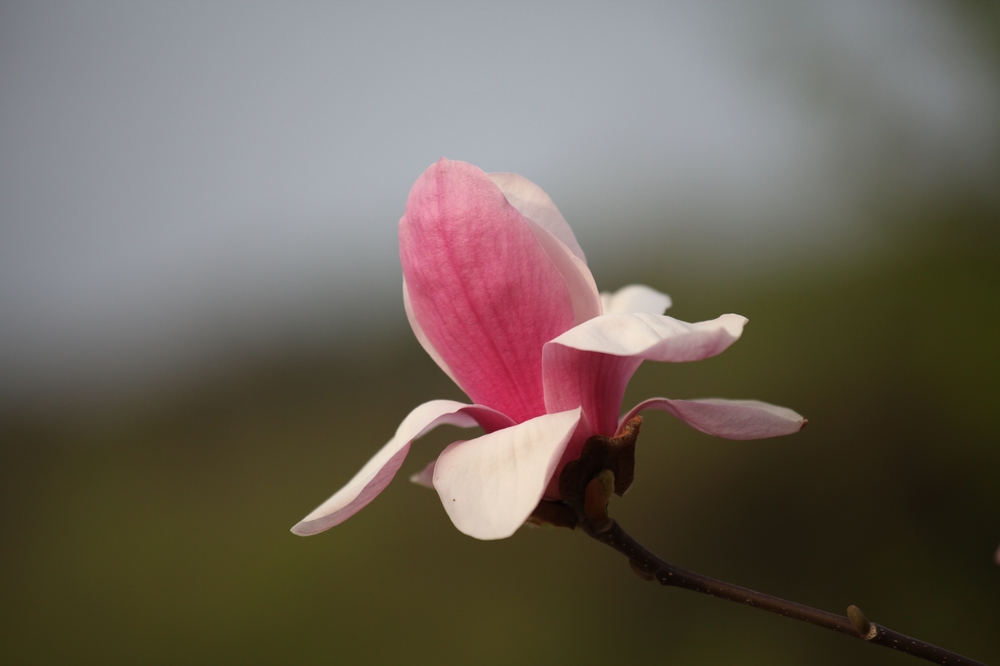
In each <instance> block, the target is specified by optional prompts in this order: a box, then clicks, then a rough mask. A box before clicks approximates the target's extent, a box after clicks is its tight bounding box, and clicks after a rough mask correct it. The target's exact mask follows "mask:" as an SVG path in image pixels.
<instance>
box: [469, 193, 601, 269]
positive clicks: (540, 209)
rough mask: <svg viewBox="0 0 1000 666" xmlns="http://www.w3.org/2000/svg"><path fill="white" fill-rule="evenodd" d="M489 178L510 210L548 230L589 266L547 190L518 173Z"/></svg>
mask: <svg viewBox="0 0 1000 666" xmlns="http://www.w3.org/2000/svg"><path fill="white" fill-rule="evenodd" d="M486 175H487V176H489V178H490V180H492V181H493V182H494V183H495V184H496V186H497V187H499V188H500V191H501V192H503V195H504V197H506V198H507V201H508V202H510V205H511V206H513V207H514V208H516V209H517V212H519V213H520V214H521V215H524V216H525V217H526V218H528V219H529V220H532V221H534V222H535V223H537V224H538V225H539V226H541V227H542V228H544V229H548V230H549V231H550V232H552V234H553V235H555V237H556V238H558V239H559V240H560V241H562V243H563V245H565V246H566V247H568V248H569V249H570V252H572V253H573V254H574V255H576V256H577V257H579V258H580V260H581V261H583V262H584V263H587V257H585V256H584V254H583V248H581V247H580V244H579V243H577V242H576V236H574V235H573V230H572V229H571V228H570V226H569V224H568V223H567V222H566V219H565V218H564V217H563V216H562V213H560V212H559V209H558V208H556V205H555V204H554V203H552V199H550V198H549V195H548V194H546V193H545V190H543V189H542V188H540V187H538V185H535V184H534V183H533V182H531V181H530V180H528V179H527V178H525V177H524V176H519V175H517V174H516V173H488V174H486Z"/></svg>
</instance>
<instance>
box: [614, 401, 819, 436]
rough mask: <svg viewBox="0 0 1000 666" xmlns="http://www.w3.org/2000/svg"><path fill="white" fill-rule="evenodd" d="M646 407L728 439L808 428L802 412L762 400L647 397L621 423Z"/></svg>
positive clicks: (789, 433)
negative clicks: (647, 398) (671, 415)
mask: <svg viewBox="0 0 1000 666" xmlns="http://www.w3.org/2000/svg"><path fill="white" fill-rule="evenodd" d="M646 409H659V410H662V411H664V412H668V413H670V414H673V415H674V416H675V417H677V418H678V419H680V420H681V421H683V422H684V423H686V424H688V425H689V426H691V427H692V428H694V429H695V430H700V431H702V432H703V433H706V434H709V435H713V436H715V437H724V438H726V439H764V438H766V437H778V436H780V435H791V434H792V433H796V432H798V431H799V430H802V428H804V427H805V425H806V423H807V421H806V420H805V419H804V418H802V415H801V414H799V413H797V412H795V411H792V410H791V409H788V408H787V407H779V406H777V405H770V404H768V403H766V402H760V401H759V400H723V399H722V398H703V399H701V400H668V399H667V398H650V399H649V400H643V401H642V402H640V403H639V404H638V405H636V406H635V407H633V408H632V410H631V411H630V412H629V413H628V414H626V415H625V416H623V417H622V419H621V423H622V424H624V423H626V422H628V420H629V419H631V418H632V417H633V416H635V415H636V414H638V413H639V412H641V411H643V410H646Z"/></svg>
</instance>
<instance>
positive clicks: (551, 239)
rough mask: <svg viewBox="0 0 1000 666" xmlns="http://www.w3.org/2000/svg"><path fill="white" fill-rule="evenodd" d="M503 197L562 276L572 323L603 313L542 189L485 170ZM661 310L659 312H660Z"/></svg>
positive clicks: (579, 252)
mask: <svg viewBox="0 0 1000 666" xmlns="http://www.w3.org/2000/svg"><path fill="white" fill-rule="evenodd" d="M486 175H487V176H489V178H490V180H492V181H493V182H494V183H496V185H497V187H499V188H500V191H501V192H503V195H504V197H505V198H506V199H507V201H508V202H509V203H510V204H511V205H512V206H513V207H514V208H516V209H517V212H519V213H521V215H523V216H524V217H526V218H527V219H528V221H529V222H530V223H531V227H532V231H534V232H535V238H537V239H538V242H539V243H540V244H541V245H542V249H544V250H545V253H546V254H547V255H548V256H549V259H551V260H552V263H554V264H555V265H556V268H557V269H558V270H559V272H560V273H561V274H562V276H563V279H564V280H566V286H567V287H569V290H570V295H571V297H572V299H573V313H574V315H575V316H574V321H573V325H574V326H575V325H577V324H582V323H583V322H585V321H587V320H588V319H592V318H593V317H597V316H599V315H601V314H603V308H602V306H601V297H600V294H599V293H598V292H597V284H596V283H595V282H594V276H593V275H592V274H591V272H590V269H589V268H587V258H586V257H585V256H584V254H583V248H581V247H580V244H579V243H577V242H576V236H574V235H573V230H572V229H571V228H570V226H569V224H567V223H566V220H565V219H564V218H563V216H562V213H560V212H559V209H558V208H556V205H555V204H554V203H552V199H550V198H549V195H548V194H546V193H545V191H544V190H543V189H542V188H540V187H538V185H535V184H534V183H533V182H531V181H530V180H528V179H527V178H525V177H524V176H519V175H517V174H516V173H488V174H486ZM661 314H662V313H661Z"/></svg>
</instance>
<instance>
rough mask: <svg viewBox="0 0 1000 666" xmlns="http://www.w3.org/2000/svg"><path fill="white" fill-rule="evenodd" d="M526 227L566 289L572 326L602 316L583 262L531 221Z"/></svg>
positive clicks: (602, 310)
mask: <svg viewBox="0 0 1000 666" xmlns="http://www.w3.org/2000/svg"><path fill="white" fill-rule="evenodd" d="M527 222H528V226H530V227H531V230H532V231H533V232H534V233H535V239H536V240H537V241H538V244H539V245H541V246H542V249H543V250H545V254H546V255H548V257H549V259H550V260H551V261H552V264H553V265H554V266H555V267H556V270H558V271H559V274H560V275H562V277H563V280H564V281H565V282H566V288H567V289H569V295H570V300H571V301H572V304H573V326H576V325H578V324H582V323H583V322H585V321H587V320H589V319H593V318H594V317H599V316H601V315H602V314H603V313H604V307H603V305H602V304H601V295H600V293H599V292H598V291H597V283H596V282H594V276H593V274H592V273H591V272H590V269H589V268H587V262H585V261H583V260H582V259H580V258H579V257H577V256H576V255H575V254H573V253H572V252H571V251H570V249H569V248H568V247H566V246H565V245H563V243H562V241H560V240H559V239H558V238H556V237H555V236H554V235H553V234H552V233H550V232H549V231H548V230H546V229H543V228H542V227H540V226H539V225H537V224H535V223H534V222H532V221H531V220H527Z"/></svg>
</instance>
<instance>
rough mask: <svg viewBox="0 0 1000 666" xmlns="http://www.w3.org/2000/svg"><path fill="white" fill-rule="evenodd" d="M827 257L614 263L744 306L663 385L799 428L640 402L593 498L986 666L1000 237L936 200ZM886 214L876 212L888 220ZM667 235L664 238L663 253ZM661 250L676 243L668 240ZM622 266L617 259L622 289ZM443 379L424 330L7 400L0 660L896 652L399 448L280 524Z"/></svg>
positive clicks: (598, 659) (668, 537)
mask: <svg viewBox="0 0 1000 666" xmlns="http://www.w3.org/2000/svg"><path fill="white" fill-rule="evenodd" d="M926 218H927V219H925V220H918V219H915V218H913V217H912V216H911V217H908V218H907V219H904V220H900V221H899V226H898V228H890V230H889V232H888V233H889V235H888V237H890V238H892V239H894V240H893V242H892V243H888V244H886V246H885V247H884V248H883V249H882V250H881V251H879V252H875V253H869V256H868V257H867V258H865V259H858V260H856V261H852V262H850V263H849V265H848V264H845V265H844V266H837V265H831V264H823V263H814V264H810V263H808V262H803V263H802V264H801V265H798V266H795V267H792V268H782V269H775V270H772V271H771V272H769V273H767V274H766V275H765V276H764V277H758V278H755V279H750V278H748V277H746V276H734V275H732V274H725V273H716V274H715V275H714V277H712V275H713V274H712V271H710V270H707V269H705V268H704V267H702V268H701V269H700V270H698V269H696V268H695V267H693V266H690V265H686V264H685V262H684V261H683V260H681V259H680V258H679V257H677V258H671V257H669V256H668V257H664V258H663V261H662V262H661V263H660V265H659V266H654V265H652V264H646V265H643V266H638V267H628V268H627V269H621V270H620V271H616V270H611V268H610V267H600V266H599V265H598V267H597V273H598V280H599V282H600V283H603V284H604V285H605V286H607V287H616V286H620V284H623V283H624V282H626V281H640V280H641V281H644V282H647V283H649V284H652V285H655V286H658V287H661V288H663V289H664V290H666V291H668V292H669V293H671V294H672V295H673V297H674V300H675V303H676V306H675V308H674V311H673V312H672V314H673V315H674V316H677V317H678V318H681V319H685V320H689V321H694V320H700V319H706V318H711V317H715V316H717V315H718V314H721V313H723V312H739V313H741V314H743V315H746V316H748V317H749V318H750V321H751V323H750V325H749V326H748V328H747V330H746V332H745V334H744V337H743V339H742V340H741V341H740V342H739V343H738V344H736V345H735V346H734V347H733V348H732V349H730V350H729V351H727V352H726V353H725V354H723V355H721V356H720V357H717V358H714V359H710V360H708V361H704V362H700V363H695V364H687V365H666V364H662V365H655V364H647V365H645V366H643V368H641V369H640V372H639V373H638V375H637V376H636V378H635V380H634V381H633V383H632V385H631V386H630V389H629V394H628V395H627V397H626V403H627V404H631V403H634V402H636V401H638V400H640V399H642V398H645V397H650V396H654V395H666V396H669V397H708V396H718V397H731V398H757V399H761V400H767V401H770V402H774V403H777V404H782V405H787V406H790V407H793V408H794V409H796V410H798V411H799V412H801V413H803V414H804V415H806V416H807V417H808V418H809V420H810V425H809V427H808V428H806V430H804V431H803V432H802V433H800V434H798V435H795V436H792V437H786V438H779V439H774V440H766V441H758V442H731V441H724V440H718V439H714V438H711V437H708V436H705V435H702V434H701V433H698V432H694V431H692V430H689V429H687V428H685V427H684V426H683V425H681V424H679V423H677V422H675V421H672V420H671V419H670V418H669V417H668V416H666V415H664V414H660V413H650V414H648V415H647V418H646V421H645V425H644V429H643V434H642V436H641V437H640V440H639V449H638V463H637V470H636V482H635V484H634V486H633V488H632V490H630V492H629V493H628V495H627V496H626V497H625V498H624V499H616V500H615V501H614V502H613V504H612V514H613V515H614V516H615V517H617V518H618V519H619V521H620V522H621V523H622V524H623V525H624V526H625V527H626V529H627V530H628V531H629V532H631V533H632V534H633V535H634V536H636V537H637V538H638V539H639V540H640V541H642V542H644V543H645V544H646V545H647V546H648V547H650V548H651V549H652V550H654V551H655V552H657V553H659V554H660V555H661V556H663V557H664V558H666V559H668V560H671V561H674V562H676V563H677V564H679V565H681V566H684V567H687V568H690V569H693V570H696V571H699V572H701V573H705V574H707V575H711V576H715V577H718V578H723V579H726V580H729V581H732V582H735V583H739V584H742V585H746V586H749V587H753V588H756V589H760V590H762V591H766V592H769V593H772V594H776V595H779V596H784V597H786V598H790V599H794V600H796V601H800V602H803V603H807V604H811V605H815V606H818V607H821V608H824V609H827V610H832V611H837V612H841V613H843V612H844V611H845V609H846V607H847V606H848V605H849V604H857V605H859V606H860V607H861V608H862V609H864V611H865V612H866V613H867V614H868V616H869V618H871V619H873V620H874V621H876V622H881V623H884V624H886V625H887V626H890V627H892V628H894V629H896V630H898V631H902V632H904V633H909V634H911V635H915V636H919V637H921V638H923V639H925V640H929V641H931V642H934V643H937V644H940V645H942V646H944V647H947V648H950V649H953V650H956V651H959V652H962V653H965V654H968V655H969V656H972V657H974V658H977V659H980V660H983V661H986V662H993V663H1000V631H998V629H997V628H998V627H1000V605H998V603H997V600H998V599H1000V567H998V566H996V565H995V564H994V563H993V553H994V550H995V549H996V547H997V545H998V543H1000V446H998V444H1000V438H998V434H1000V429H998V426H997V423H996V414H997V409H998V408H997V405H998V404H1000V381H998V377H1000V353H998V348H997V341H998V340H1000V269H998V267H997V264H998V263H1000V262H997V261H996V258H997V257H1000V243H997V238H996V229H997V224H996V222H997V220H996V217H995V215H994V214H993V212H992V211H991V209H989V208H975V207H972V208H970V207H968V206H966V207H963V206H958V205H951V206H944V207H942V208H940V209H939V210H937V211H935V212H931V213H928V214H927V215H926ZM890 227H891V225H890ZM675 251H676V252H683V248H676V249H675ZM674 259H676V260H674ZM616 281H617V283H616ZM432 398H454V399H463V396H462V394H461V393H460V392H459V390H458V389H457V388H455V387H454V386H453V385H451V383H450V382H449V380H448V379H447V378H446V377H445V376H444V375H443V374H442V373H441V372H440V371H439V370H437V368H436V367H435V366H434V365H433V363H432V362H431V361H430V360H429V359H428V358H427V357H426V356H425V355H424V354H423V352H422V351H421V350H420V348H419V347H418V345H417V344H416V342H415V341H414V340H413V339H412V336H406V337H401V338H400V339H399V341H398V342H397V343H396V344H395V345H392V346H391V347H386V348H378V349H369V350H367V352H366V353H364V354H353V355H351V356H350V357H349V358H343V357H340V356H337V355H336V354H335V353H333V352H331V353H330V354H328V355H326V356H322V355H316V354H311V353H310V354H301V355H296V354H295V353H294V352H289V354H287V355H286V356H285V357H284V358H280V359H270V360H267V359H260V360H257V361H255V362H248V363H246V364H245V366H244V367H243V368H242V369H241V370H240V371H239V372H233V373H232V374H231V375H230V376H228V377H219V378H217V381H215V382H214V383H213V384H211V385H201V386H194V387H189V390H187V391H186V392H185V393H184V394H183V395H176V396H174V397H172V398H170V399H163V400H160V401H157V402H156V403H154V404H143V403H141V402H138V401H137V402H136V404H132V405H128V406H125V407H122V408H121V409H117V410H104V411H99V412H94V413H91V414H87V415H81V414H79V413H74V414H69V413H67V414H62V413H59V412H58V410H57V409H56V408H55V407H53V408H52V409H50V410H40V411H38V412H36V413H33V414H27V413H21V414H8V415H7V416H5V417H4V418H3V421H2V423H0V432H3V433H4V438H3V439H4V442H3V444H2V446H0V495H2V501H0V530H2V534H3V548H2V549H0V595H2V598H3V600H4V603H3V605H2V611H0V613H2V622H0V657H2V660H3V661H4V663H12V664H33V663H38V664H68V663H72V664H88V663H94V664H97V663H100V664H136V663H142V664H157V663H164V664H167V663H170V664H173V663H192V664H196V663H206V664H220V663H238V664H253V663H261V664H273V663H303V664H306V663H324V664H340V663H344V664H355V663H413V664H423V663H427V664H432V663H433V664H466V663H477V664H510V663H523V664H535V663H548V664H568V663H576V664H605V663H630V664H631V663H636V664H645V663H678V664H686V663H707V664H715V663H740V664H758V663H759V664H771V665H774V664H802V663H809V664H843V663H853V664H887V663H899V664H904V663H914V662H913V660H912V659H911V658H909V657H905V656H902V655H897V654H895V653H892V652H890V651H888V650H884V649H882V648H877V647H872V646H868V645H865V644H863V643H862V642H860V641H855V640H851V639H849V638H846V637H844V636H841V635H839V634H835V633H832V632H828V631H824V630H820V629H816V628H814V627H811V626H808V625H803V624H799V623H796V622H792V621H789V620H786V619H784V618H781V617H778V616H772V615H768V614H765V613H761V612H759V611H756V610H753V609H750V608H745V607H741V606H737V605H734V604H731V603H728V602H723V601H719V600H716V599H712V598H708V597H703V596H700V595H697V594H693V593H690V592H686V591H681V590H675V589H665V588H660V587H658V586H656V585H654V584H651V583H645V582H642V581H640V580H639V579H638V578H637V577H636V576H634V575H633V574H632V573H631V571H630V570H629V568H628V566H627V564H626V562H625V561H624V560H623V559H622V558H621V557H620V556H618V555H617V554H616V553H614V552H612V551H610V550H609V549H607V548H605V547H604V546H601V545H600V544H598V543H596V542H594V541H591V540H589V539H588V538H587V537H586V536H584V535H583V534H581V533H574V532H570V531H567V530H555V529H549V530H544V529H528V528H525V529H522V530H520V531H519V532H518V533H517V534H516V535H515V536H514V537H512V538H511V539H508V540H505V541H499V542H479V541H476V540H473V539H470V538H468V537H465V536H463V535H462V534H460V533H458V532H457V531H456V530H455V529H454V528H453V527H452V526H451V525H450V523H449V521H448V519H447V517H446V516H445V513H444V511H443V510H441V507H440V506H439V501H438V498H437V496H436V495H435V494H434V493H433V492H431V491H428V490H426V489H423V488H420V487H417V486H414V485H412V484H409V483H408V482H407V481H406V477H407V476H408V475H409V474H410V473H412V472H415V471H417V470H419V469H421V468H422V467H423V465H425V464H426V463H427V462H428V461H429V460H431V459H432V458H433V457H434V456H435V455H436V454H437V453H438V452H439V451H440V450H441V449H442V448H443V447H444V446H445V445H446V444H447V443H448V442H449V441H452V440H453V439H457V438H460V437H461V438H467V437H468V436H469V433H468V431H461V430H458V429H455V428H450V427H447V428H441V429H439V430H438V431H435V432H434V433H432V434H431V435H429V436H427V437H426V438H424V439H423V440H421V441H420V442H418V443H417V444H415V445H414V447H413V450H412V452H411V455H410V458H409V459H408V460H407V462H406V465H405V466H404V468H403V470H402V471H401V473H400V474H399V476H398V477H397V479H396V480H395V481H394V483H393V484H392V485H391V486H390V487H389V489H388V490H387V491H386V492H385V493H384V494H383V495H382V496H380V497H379V498H378V499H377V500H376V501H375V502H373V503H372V504H371V505H370V506H369V507H368V508H366V509H365V510H364V511H363V512H362V513H361V514H359V515H358V516H356V517H354V518H353V519H351V520H349V521H348V522H347V523H345V524H343V525H341V526H339V527H337V528H335V529H333V530H331V531H329V532H327V533H324V534H322V535H320V536H316V537H312V538H308V539H302V538H299V537H295V536H293V535H291V534H290V533H289V531H288V530H289V528H290V527H291V526H292V524H294V523H295V522H296V521H297V520H298V519H299V518H301V517H302V516H303V515H304V514H305V513H307V512H308V511H309V510H311V509H312V508H313V507H314V506H315V505H316V504H318V503H319V502H320V501H322V500H323V499H325V497H326V496H327V495H328V494H330V493H332V492H333V491H334V490H336V489H337V488H338V487H339V486H340V484H342V483H343V482H345V481H346V480H347V479H348V478H350V476H352V475H353V474H354V472H355V471H356V470H357V469H358V468H359V467H360V466H361V465H362V464H363V463H364V461H365V460H366V459H367V458H368V457H369V456H370V455H371V454H372V453H373V452H374V451H375V450H376V449H377V448H378V447H379V446H380V445H381V444H382V443H383V442H384V441H385V440H387V439H388V438H389V437H390V436H391V434H392V433H393V431H394V430H395V428H396V425H397V424H398V423H399V421H400V420H401V419H402V417H403V416H404V415H405V414H406V413H407V412H408V411H409V410H410V409H411V408H412V407H414V406H415V405H417V404H419V403H420V402H423V401H426V400H429V399H432Z"/></svg>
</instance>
